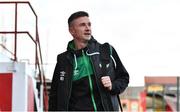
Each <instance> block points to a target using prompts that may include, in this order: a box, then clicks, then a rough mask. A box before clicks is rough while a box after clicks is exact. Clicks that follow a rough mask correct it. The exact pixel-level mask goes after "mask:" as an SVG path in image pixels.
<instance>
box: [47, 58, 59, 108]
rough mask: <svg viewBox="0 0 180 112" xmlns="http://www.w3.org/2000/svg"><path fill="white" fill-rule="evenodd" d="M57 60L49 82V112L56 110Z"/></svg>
mask: <svg viewBox="0 0 180 112" xmlns="http://www.w3.org/2000/svg"><path fill="white" fill-rule="evenodd" d="M58 68H59V63H58V58H57V63H56V66H55V69H54V73H53V78H52V82H51V89H50V95H49V111H55V110H57V85H58V71H59V70H58Z"/></svg>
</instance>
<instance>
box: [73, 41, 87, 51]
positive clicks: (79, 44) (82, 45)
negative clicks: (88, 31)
mask: <svg viewBox="0 0 180 112" xmlns="http://www.w3.org/2000/svg"><path fill="white" fill-rule="evenodd" d="M74 44H75V48H76V50H78V49H83V48H85V47H86V46H87V44H88V41H83V42H81V41H77V40H74Z"/></svg>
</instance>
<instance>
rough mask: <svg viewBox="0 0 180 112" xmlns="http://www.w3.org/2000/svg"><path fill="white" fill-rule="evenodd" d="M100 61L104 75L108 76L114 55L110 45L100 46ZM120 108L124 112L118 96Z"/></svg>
mask: <svg viewBox="0 0 180 112" xmlns="http://www.w3.org/2000/svg"><path fill="white" fill-rule="evenodd" d="M99 50H100V60H101V64H102V75H108V74H107V67H108V66H109V65H108V64H109V63H110V58H111V57H110V55H112V47H111V46H110V45H109V43H104V44H102V45H101V46H100V49H99ZM117 98H118V102H119V106H120V110H121V112H123V109H122V105H121V101H120V98H119V96H118V95H117Z"/></svg>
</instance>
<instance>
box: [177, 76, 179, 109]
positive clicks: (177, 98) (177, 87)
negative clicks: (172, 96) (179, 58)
mask: <svg viewBox="0 0 180 112" xmlns="http://www.w3.org/2000/svg"><path fill="white" fill-rule="evenodd" d="M177 112H179V77H177Z"/></svg>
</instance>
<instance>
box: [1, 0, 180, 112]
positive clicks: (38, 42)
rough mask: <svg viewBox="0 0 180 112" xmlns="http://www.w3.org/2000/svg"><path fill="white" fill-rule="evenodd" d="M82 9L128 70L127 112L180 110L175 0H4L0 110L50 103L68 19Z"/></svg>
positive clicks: (179, 38)
mask: <svg viewBox="0 0 180 112" xmlns="http://www.w3.org/2000/svg"><path fill="white" fill-rule="evenodd" d="M79 10H84V11H87V12H88V13H89V15H90V20H91V22H92V34H93V36H94V37H95V39H97V40H98V41H99V42H100V43H104V42H109V43H110V44H111V45H112V46H113V47H114V48H115V49H116V50H117V52H118V54H119V57H120V58H121V61H122V63H123V64H124V66H125V68H126V69H127V71H128V72H129V74H130V84H129V87H128V88H127V89H126V91H125V92H124V93H122V94H121V95H120V97H121V103H122V105H123V108H124V111H179V106H180V104H179V76H180V69H179V67H180V58H179V57H180V52H179V51H180V21H179V20H180V15H179V14H178V13H179V11H180V1H178V0H171V1H170V0H151V1H149V0H126V1H123V0H111V1H110V0H98V1H97V0H86V1H84V0H76V1H74V0H61V1H58V0H27V1H23V0H20V1H15V0H11V1H9V0H3V1H2V0H0V91H1V92H0V111H1V110H2V111H3V110H11V111H14V110H15V111H17V110H20V111H27V110H37V111H43V110H47V109H48V94H49V89H50V84H51V79H52V76H53V71H54V67H55V64H56V57H57V55H58V54H59V53H61V52H64V51H65V50H66V47H67V43H68V41H69V40H71V39H72V37H71V35H70V34H69V32H68V24H67V19H68V17H69V16H70V15H71V14H72V13H73V12H76V11H79ZM5 85H6V86H5ZM20 91H21V92H20Z"/></svg>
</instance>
